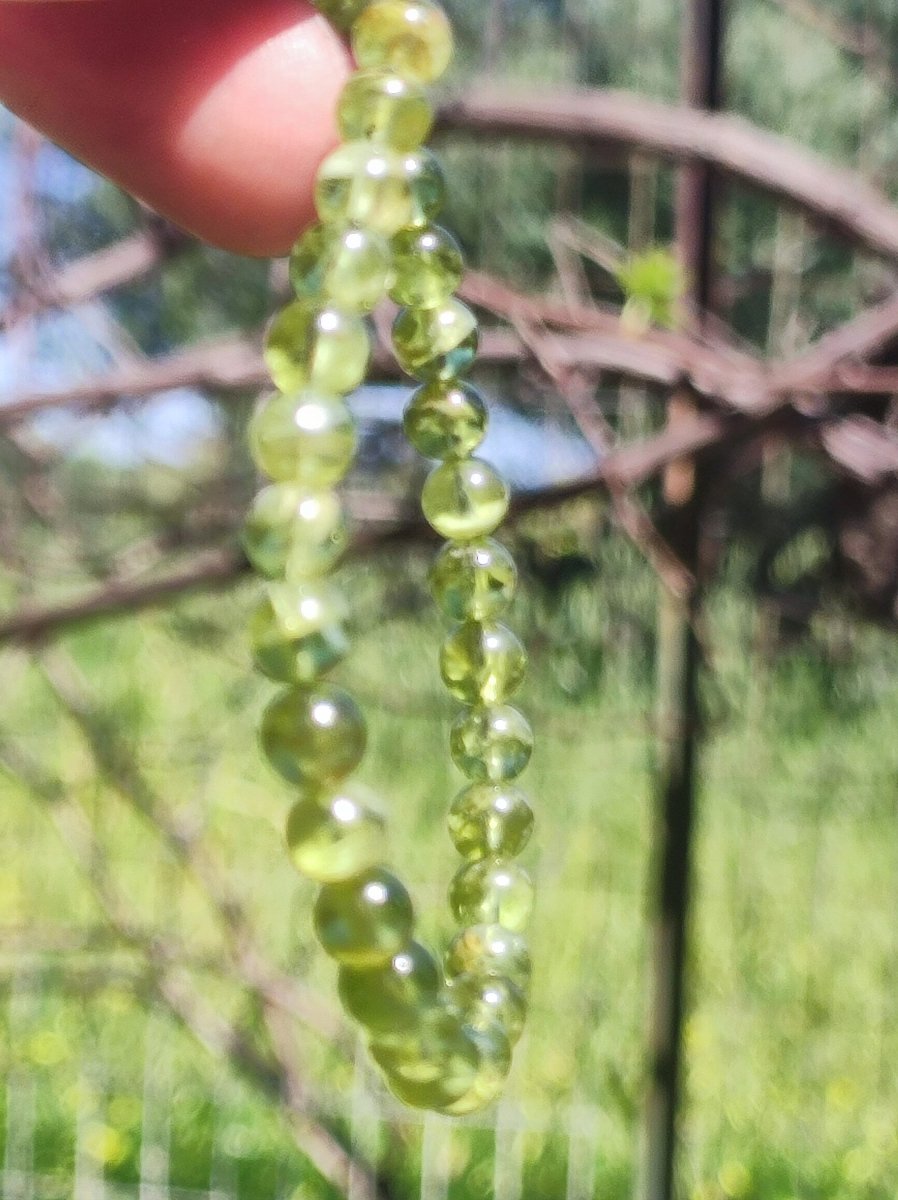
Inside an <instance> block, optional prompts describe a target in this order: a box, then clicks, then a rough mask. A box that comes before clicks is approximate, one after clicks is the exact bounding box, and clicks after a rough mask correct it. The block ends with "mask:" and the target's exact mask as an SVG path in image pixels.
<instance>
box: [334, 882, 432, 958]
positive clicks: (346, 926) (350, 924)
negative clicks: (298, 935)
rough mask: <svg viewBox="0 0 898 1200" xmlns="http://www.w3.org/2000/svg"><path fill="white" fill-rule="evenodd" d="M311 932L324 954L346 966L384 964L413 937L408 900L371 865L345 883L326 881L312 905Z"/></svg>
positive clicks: (411, 917)
mask: <svg viewBox="0 0 898 1200" xmlns="http://www.w3.org/2000/svg"><path fill="white" fill-rule="evenodd" d="M314 922H315V933H316V934H317V936H318V940H319V941H320V942H321V945H322V946H323V947H324V949H325V951H326V952H327V953H328V954H329V955H330V956H331V958H335V959H336V960H337V962H339V963H342V964H343V965H345V966H349V967H359V968H368V967H379V966H383V965H384V964H386V963H388V962H389V961H390V960H391V959H392V958H393V957H394V956H395V955H397V954H398V953H399V952H400V951H401V950H402V949H404V948H405V946H407V945H408V943H409V941H410V940H411V935H412V925H413V923H414V914H413V912H412V902H411V899H410V898H409V894H408V892H407V891H406V890H405V888H404V887H403V886H402V883H401V882H400V881H399V880H398V879H397V878H396V876H395V875H393V874H391V873H390V872H389V871H387V870H386V869H385V868H383V867H374V868H372V869H371V870H369V871H366V872H364V874H362V875H359V876H357V877H356V878H355V879H349V880H347V881H345V882H344V883H326V884H325V885H324V887H323V888H322V889H321V891H320V892H319V893H318V899H317V901H316V902H315V913H314Z"/></svg>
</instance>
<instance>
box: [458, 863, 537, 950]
mask: <svg viewBox="0 0 898 1200" xmlns="http://www.w3.org/2000/svg"><path fill="white" fill-rule="evenodd" d="M449 906H450V908H451V909H452V911H453V913H454V914H455V918H456V920H457V921H459V922H460V923H461V924H464V925H477V924H482V925H501V926H502V927H503V928H504V929H510V930H511V931H512V933H522V932H523V931H524V930H525V929H526V928H527V926H528V924H529V923H530V918H531V916H532V915H533V883H532V881H531V879H530V876H529V875H528V874H527V872H526V871H525V870H524V868H523V867H519V866H518V865H517V864H516V863H512V862H502V861H497V860H495V859H485V860H483V861H481V862H475V863H465V865H464V866H463V867H460V868H459V869H458V871H457V872H456V874H455V877H454V878H453V880H452V884H451V886H450V888H449Z"/></svg>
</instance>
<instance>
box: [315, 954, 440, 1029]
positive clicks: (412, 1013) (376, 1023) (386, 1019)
mask: <svg viewBox="0 0 898 1200" xmlns="http://www.w3.org/2000/svg"><path fill="white" fill-rule="evenodd" d="M440 984H441V976H440V968H439V965H438V963H437V962H436V960H435V959H434V957H433V955H431V954H430V953H429V951H427V950H425V948H424V947H423V946H422V945H420V944H419V943H418V942H411V943H410V944H409V945H408V946H406V947H405V949H404V950H400V952H399V953H398V954H397V955H395V956H394V957H393V959H392V960H391V961H390V962H389V963H387V964H386V965H385V966H382V967H373V968H372V969H370V970H367V971H360V970H357V969H355V968H354V967H342V968H341V969H340V978H339V985H338V986H339V991H340V1000H341V1001H342V1003H343V1007H344V1008H345V1009H346V1011H347V1012H348V1013H349V1015H350V1016H351V1017H352V1018H353V1019H354V1020H356V1021H358V1022H359V1023H360V1024H361V1025H364V1026H365V1028H366V1029H367V1030H369V1031H370V1032H371V1033H372V1034H375V1035H376V1034H389V1033H404V1032H407V1031H408V1030H409V1029H412V1028H413V1027H414V1026H415V1025H416V1024H417V1023H418V1021H419V1020H420V1018H421V1016H422V1014H423V1012H424V1011H425V1009H427V1008H430V1007H432V1006H433V1005H434V1004H435V1003H436V998H437V995H438V994H439V990H440Z"/></svg>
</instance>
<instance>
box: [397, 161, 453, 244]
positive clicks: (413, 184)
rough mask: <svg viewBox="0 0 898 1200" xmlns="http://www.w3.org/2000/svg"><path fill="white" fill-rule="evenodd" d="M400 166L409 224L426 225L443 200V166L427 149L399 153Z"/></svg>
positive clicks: (444, 182)
mask: <svg viewBox="0 0 898 1200" xmlns="http://www.w3.org/2000/svg"><path fill="white" fill-rule="evenodd" d="M402 170H403V173H404V175H405V178H406V181H407V182H408V189H409V196H410V199H411V216H410V217H409V220H408V221H407V224H408V225H411V226H414V227H415V228H419V227H421V226H425V225H429V224H430V222H431V221H432V220H433V219H434V217H435V216H436V215H437V213H438V212H439V211H440V209H441V208H442V207H443V205H444V204H445V202H446V180H445V177H444V176H443V168H442V167H441V166H440V164H439V162H438V160H437V158H436V156H435V155H433V154H431V152H430V151H429V150H427V149H421V150H412V151H410V152H409V153H408V154H403V156H402Z"/></svg>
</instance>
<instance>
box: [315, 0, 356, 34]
mask: <svg viewBox="0 0 898 1200" xmlns="http://www.w3.org/2000/svg"><path fill="white" fill-rule="evenodd" d="M367 3H368V0H315V7H316V8H317V9H318V11H319V12H322V13H324V15H325V16H326V17H327V19H328V20H329V21H330V22H331V24H333V25H336V26H337V28H338V29H349V27H350V26H351V25H352V23H353V21H354V20H355V19H356V17H357V16H358V15H359V13H360V12H361V11H362V9H363V8H364V7H365V5H366V4H367Z"/></svg>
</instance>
